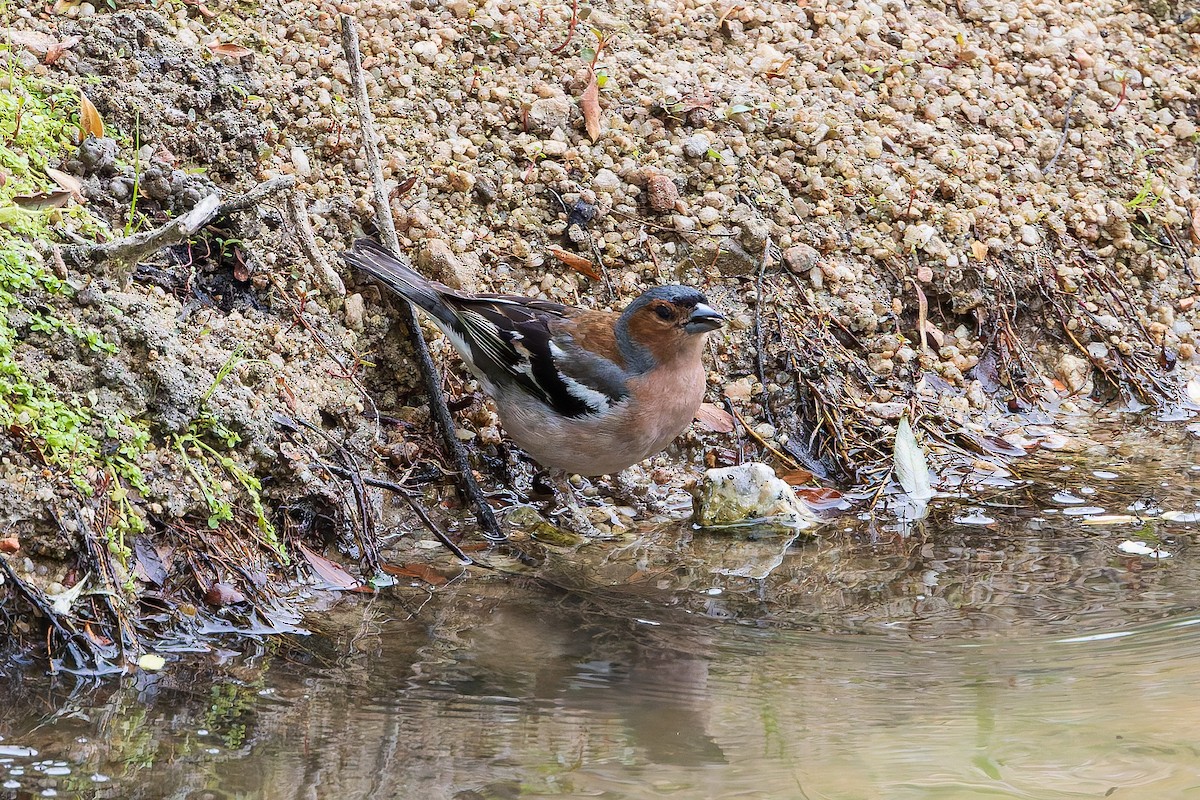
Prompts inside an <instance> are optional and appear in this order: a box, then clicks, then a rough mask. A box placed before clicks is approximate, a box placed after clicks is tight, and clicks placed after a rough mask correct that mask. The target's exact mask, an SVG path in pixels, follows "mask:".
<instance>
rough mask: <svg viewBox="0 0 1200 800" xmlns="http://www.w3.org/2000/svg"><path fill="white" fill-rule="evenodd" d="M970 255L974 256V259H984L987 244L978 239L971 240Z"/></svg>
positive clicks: (986, 252) (986, 253)
mask: <svg viewBox="0 0 1200 800" xmlns="http://www.w3.org/2000/svg"><path fill="white" fill-rule="evenodd" d="M971 255H973V256H975V260H976V261H983V260H985V259H986V258H987V256H988V246H987V244H986V243H984V242H981V241H979V240H978V239H976V240H974V241H973V242H971Z"/></svg>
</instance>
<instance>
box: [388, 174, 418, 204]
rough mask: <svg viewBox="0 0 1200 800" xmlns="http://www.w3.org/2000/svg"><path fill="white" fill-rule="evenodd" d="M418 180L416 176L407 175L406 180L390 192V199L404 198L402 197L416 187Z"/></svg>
mask: <svg viewBox="0 0 1200 800" xmlns="http://www.w3.org/2000/svg"><path fill="white" fill-rule="evenodd" d="M418 180H419V179H418V178H417V176H416V175H409V176H408V177H407V178H405V179H404V180H402V181H400V184H399V185H398V186H396V188H395V189H393V190H392V195H391V196H392V199H393V200H398V199H400V198H401V197H404V195H406V194H408V193H409V192H410V191H412V188H413V187H414V186H416V185H417V181H418Z"/></svg>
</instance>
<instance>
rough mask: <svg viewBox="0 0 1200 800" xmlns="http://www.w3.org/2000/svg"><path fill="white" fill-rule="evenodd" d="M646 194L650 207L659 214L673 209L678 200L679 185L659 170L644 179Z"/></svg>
mask: <svg viewBox="0 0 1200 800" xmlns="http://www.w3.org/2000/svg"><path fill="white" fill-rule="evenodd" d="M646 194H647V195H649V198H650V208H652V209H654V210H655V211H657V212H658V213H660V214H668V213H670V212H672V211H674V210H675V204H676V203H678V202H679V187H678V186H676V185H675V181H673V180H671V178H670V176H668V175H664V174H662V173H661V172H659V173H655V174H654V175H651V176H650V178H649V179H648V180H647V181H646Z"/></svg>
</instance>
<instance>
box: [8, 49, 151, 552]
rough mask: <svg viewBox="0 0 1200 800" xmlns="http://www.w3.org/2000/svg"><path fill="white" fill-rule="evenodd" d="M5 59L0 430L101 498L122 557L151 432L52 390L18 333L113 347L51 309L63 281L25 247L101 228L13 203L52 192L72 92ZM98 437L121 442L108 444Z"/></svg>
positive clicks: (69, 128)
mask: <svg viewBox="0 0 1200 800" xmlns="http://www.w3.org/2000/svg"><path fill="white" fill-rule="evenodd" d="M13 63H15V62H11V61H10V69H9V71H8V73H7V75H6V77H7V80H8V91H5V92H0V141H2V143H3V145H2V146H0V170H2V171H3V173H4V174H5V175H6V180H5V181H4V184H3V185H2V186H0V430H3V431H6V432H7V434H8V435H9V436H11V437H13V438H14V439H15V440H16V443H17V444H18V446H19V447H21V448H22V449H23V450H25V451H26V452H31V453H36V458H37V459H38V460H40V462H41V463H43V464H46V465H47V466H49V467H50V468H51V469H54V470H55V471H57V472H58V473H59V474H60V475H61V476H62V477H63V478H64V479H66V480H67V481H68V482H69V483H70V484H71V485H72V486H73V487H74V488H75V489H76V490H77V491H79V492H80V493H81V494H83V495H85V496H93V495H96V494H97V493H99V494H102V495H105V496H106V497H107V500H108V503H109V505H110V508H111V510H112V513H111V514H110V515H109V522H108V525H107V527H106V529H105V532H104V535H105V538H106V541H107V544H108V547H109V549H110V551H112V552H113V553H114V554H115V555H117V556H118V557H120V558H121V559H123V560H124V559H126V558H127V557H128V555H129V550H128V547H127V546H126V545H125V537H126V535H127V534H128V533H131V532H139V531H141V530H143V529H144V528H145V522H144V520H143V519H142V517H141V516H140V515H139V513H138V512H137V511H136V509H135V508H134V505H133V503H132V502H131V501H130V495H129V493H130V491H131V490H132V491H136V492H140V493H143V494H144V493H145V492H146V491H147V486H146V482H145V478H144V476H143V474H142V471H141V468H140V467H139V466H138V461H139V459H140V458H141V457H142V456H143V455H144V454H145V451H146V449H147V447H148V446H149V434H148V433H147V432H146V430H145V427H144V426H143V425H142V424H141V423H139V422H137V421H135V420H133V419H130V418H129V417H128V416H125V415H118V416H116V417H114V418H112V419H110V420H109V421H108V422H107V423H105V422H103V421H102V420H100V419H98V418H97V416H96V415H95V414H94V413H93V411H92V409H91V405H92V404H94V403H95V401H96V397H95V393H94V392H93V393H91V396H90V397H89V396H86V395H84V396H79V395H74V394H71V393H69V392H68V393H61V394H60V391H59V390H55V389H54V388H52V387H51V386H49V385H47V384H46V383H45V381H44V380H42V379H41V378H39V377H37V376H36V375H31V374H30V373H29V371H28V370H27V367H26V362H25V359H24V358H23V355H22V349H21V344H22V342H23V341H24V339H25V338H26V337H27V336H28V335H29V334H31V333H37V334H41V335H43V336H48V337H52V338H56V339H60V338H63V337H66V338H68V339H71V340H74V341H76V342H78V343H79V345H80V347H82V348H83V349H85V350H86V351H88V352H92V353H103V354H106V355H112V354H114V353H116V350H117V348H116V346H115V345H114V344H112V343H111V342H109V341H107V340H105V339H104V337H103V336H101V335H100V333H99V332H98V331H94V330H89V329H87V328H85V327H83V326H81V325H79V324H77V323H74V322H71V321H69V320H67V319H64V318H63V317H61V316H59V315H58V314H57V313H55V311H54V309H55V307H56V306H58V305H59V304H60V303H61V302H62V298H64V297H66V296H67V295H69V294H70V292H71V288H70V286H68V285H67V284H66V283H65V282H64V281H62V280H60V279H59V278H58V277H57V276H56V275H54V274H53V272H51V271H50V270H49V269H48V268H47V266H46V264H45V262H44V260H43V258H42V256H41V255H40V254H39V253H38V251H37V250H36V249H35V248H34V246H33V245H32V244H31V242H35V241H50V240H51V239H52V238H53V236H52V227H53V226H54V225H57V224H59V223H61V222H63V221H66V220H70V221H71V222H72V224H74V225H75V226H76V227H77V229H78V230H80V231H81V232H86V233H89V234H93V233H100V232H102V231H103V230H104V228H103V225H102V224H101V223H99V222H98V221H96V220H95V219H93V218H92V217H91V216H90V215H89V214H88V211H87V209H86V208H84V207H82V206H78V205H68V206H67V207H65V208H45V209H37V210H34V209H23V208H19V207H17V206H16V205H15V204H14V202H13V198H14V197H16V196H18V195H27V196H36V195H38V194H45V193H48V192H52V191H55V190H57V188H58V187H57V186H56V185H54V184H52V183H51V182H50V180H49V178H48V177H47V173H46V169H47V168H48V167H50V166H52V165H53V163H55V161H56V159H58V158H60V157H61V155H62V153H64V152H65V151H66V150H67V149H68V148H70V147H71V146H72V145H73V143H74V139H75V135H76V131H78V129H79V120H78V116H77V115H75V114H74V113H73V111H74V109H77V108H78V104H79V99H78V98H79V96H78V94H77V93H76V92H74V91H70V90H67V89H65V88H63V87H60V86H57V85H54V84H52V83H49V82H47V81H43V80H40V79H37V78H34V77H31V76H28V75H23V74H20V73H18V72H17V71H16V68H15V67H13V66H11V65H12V64H13ZM17 320H25V322H24V323H23V324H20V323H18V322H17ZM19 325H20V326H19ZM102 429H103V433H102V432H101V430H102ZM102 440H112V441H116V442H121V444H120V446H118V447H116V448H115V449H114V448H110V447H109V446H108V445H107V441H102Z"/></svg>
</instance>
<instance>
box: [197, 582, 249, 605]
mask: <svg viewBox="0 0 1200 800" xmlns="http://www.w3.org/2000/svg"><path fill="white" fill-rule="evenodd" d="M204 602H206V603H208V604H209V605H210V606H216V607H217V608H220V607H221V606H228V605H232V604H233V603H244V602H246V595H244V594H242V593H241V592H239V591H238V590H237V588H236V587H234V586H233V584H229V583H220V582H218V583H214V584H213V585H212V586H209V587H208V591H207V592H205V593H204Z"/></svg>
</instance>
